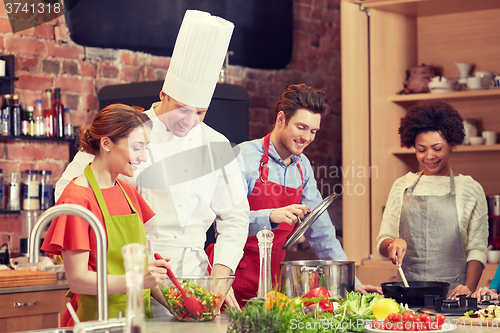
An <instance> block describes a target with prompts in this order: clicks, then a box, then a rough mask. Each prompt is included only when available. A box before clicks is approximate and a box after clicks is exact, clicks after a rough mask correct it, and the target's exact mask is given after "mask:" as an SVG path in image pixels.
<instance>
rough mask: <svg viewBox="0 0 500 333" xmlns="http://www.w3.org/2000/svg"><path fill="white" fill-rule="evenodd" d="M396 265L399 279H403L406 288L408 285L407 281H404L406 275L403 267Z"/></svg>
mask: <svg viewBox="0 0 500 333" xmlns="http://www.w3.org/2000/svg"><path fill="white" fill-rule="evenodd" d="M397 262H398V256H397V255H396V263H397ZM397 265H398V271H399V274H400V275H401V279H402V280H403V284H404V285H405V287H406V288H410V285H409V284H408V281H406V276H405V273H404V272H403V268H402V267H401V266H399V264H397Z"/></svg>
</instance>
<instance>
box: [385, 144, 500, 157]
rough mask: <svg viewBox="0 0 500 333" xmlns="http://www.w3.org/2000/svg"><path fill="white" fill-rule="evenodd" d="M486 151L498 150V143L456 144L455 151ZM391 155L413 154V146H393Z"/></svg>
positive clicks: (499, 149) (499, 147)
mask: <svg viewBox="0 0 500 333" xmlns="http://www.w3.org/2000/svg"><path fill="white" fill-rule="evenodd" d="M488 151H500V144H496V145H474V146H471V145H460V146H457V149H456V150H455V152H457V153H477V152H488ZM391 153H392V154H393V155H410V154H415V149H413V148H410V149H408V148H403V147H400V148H394V149H392V150H391Z"/></svg>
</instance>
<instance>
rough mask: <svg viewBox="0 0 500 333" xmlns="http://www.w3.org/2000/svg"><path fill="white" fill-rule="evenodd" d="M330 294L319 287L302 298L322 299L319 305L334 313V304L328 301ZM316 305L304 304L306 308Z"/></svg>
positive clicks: (309, 302)
mask: <svg viewBox="0 0 500 333" xmlns="http://www.w3.org/2000/svg"><path fill="white" fill-rule="evenodd" d="M329 297H330V292H329V291H328V290H326V288H324V287H317V288H314V289H313V290H311V291H309V292H307V293H305V294H304V295H302V298H321V300H320V301H319V305H320V306H321V307H322V308H323V309H324V310H325V311H327V312H333V303H332V302H329V301H328V298H329ZM311 304H315V302H311V301H308V302H304V306H309V305H311Z"/></svg>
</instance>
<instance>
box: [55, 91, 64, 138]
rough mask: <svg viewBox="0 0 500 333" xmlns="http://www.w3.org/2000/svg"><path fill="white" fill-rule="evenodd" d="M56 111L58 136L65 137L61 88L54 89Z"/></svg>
mask: <svg viewBox="0 0 500 333" xmlns="http://www.w3.org/2000/svg"><path fill="white" fill-rule="evenodd" d="M54 112H55V117H56V118H55V121H56V122H55V124H56V126H55V130H56V137H58V138H63V137H64V121H63V116H64V106H63V105H62V103H61V88H56V89H54Z"/></svg>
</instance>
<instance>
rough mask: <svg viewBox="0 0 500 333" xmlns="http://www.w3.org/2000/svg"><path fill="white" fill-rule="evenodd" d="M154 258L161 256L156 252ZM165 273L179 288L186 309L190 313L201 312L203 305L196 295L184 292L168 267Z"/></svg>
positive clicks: (157, 258)
mask: <svg viewBox="0 0 500 333" xmlns="http://www.w3.org/2000/svg"><path fill="white" fill-rule="evenodd" d="M155 259H156V260H162V259H163V258H162V256H161V255H159V254H158V253H155ZM167 275H168V277H169V278H170V280H172V282H173V284H174V285H175V286H176V287H177V289H179V291H180V292H181V294H182V299H183V300H184V305H185V306H186V309H187V310H188V311H189V312H191V313H192V314H196V315H200V314H202V313H203V306H202V305H201V301H200V300H199V299H197V298H196V297H194V296H193V295H188V294H186V291H185V290H184V288H182V286H181V284H180V283H179V281H177V278H176V277H175V275H174V273H173V272H172V271H171V270H170V269H168V270H167Z"/></svg>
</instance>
